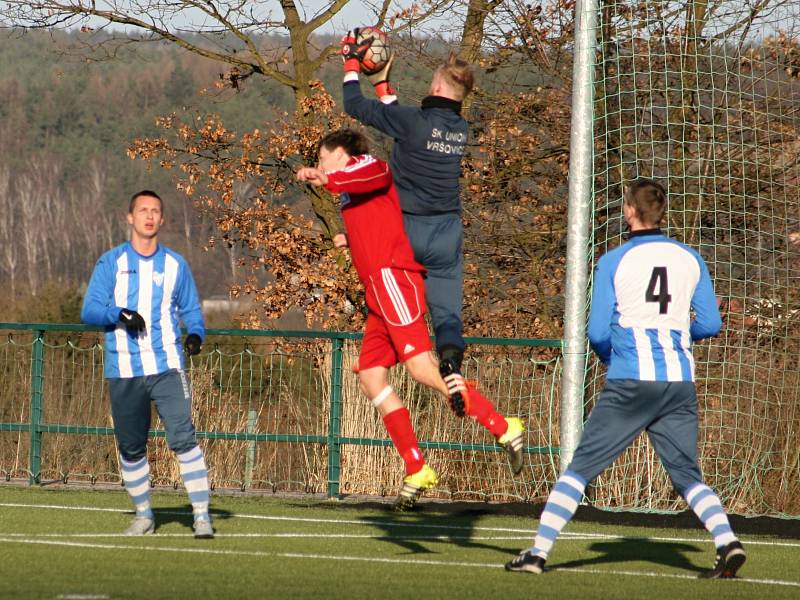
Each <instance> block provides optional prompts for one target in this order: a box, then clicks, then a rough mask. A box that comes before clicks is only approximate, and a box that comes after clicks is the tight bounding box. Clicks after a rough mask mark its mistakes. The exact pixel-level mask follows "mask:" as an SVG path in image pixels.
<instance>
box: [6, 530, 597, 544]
mask: <svg viewBox="0 0 800 600" xmlns="http://www.w3.org/2000/svg"><path fill="white" fill-rule="evenodd" d="M0 537H13V538H31V539H39V538H45V539H46V538H124V539H130V538H131V536H129V535H125V534H124V533H6V532H0ZM153 537H154V538H158V539H160V538H194V534H193V533H155V534H153ZM214 537H216V538H313V539H360V540H432V541H436V540H439V541H442V542H449V541H453V540H464V541H468V540H475V541H488V540H529V539H530V537H529V536H527V535H525V536H522V535H491V536H473V535H414V534H410V535H380V534H377V535H371V534H368V533H364V534H359V533H215V534H214ZM588 539H590V538H588Z"/></svg>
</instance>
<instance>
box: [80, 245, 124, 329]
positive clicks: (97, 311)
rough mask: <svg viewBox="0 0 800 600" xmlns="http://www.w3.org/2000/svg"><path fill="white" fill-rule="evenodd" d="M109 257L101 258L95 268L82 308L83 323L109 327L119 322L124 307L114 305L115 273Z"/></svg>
mask: <svg viewBox="0 0 800 600" xmlns="http://www.w3.org/2000/svg"><path fill="white" fill-rule="evenodd" d="M111 262H112V261H111V258H110V257H109V256H105V255H104V256H101V257H100V260H98V261H97V264H96V265H95V267H94V271H93V272H92V278H91V279H90V280H89V287H88V288H87V289H86V296H85V297H84V298H83V307H82V308H81V321H83V322H84V323H86V324H87V325H98V326H101V327H108V326H109V325H114V324H115V323H117V321H119V317H120V311H122V309H123V308H125V307H123V306H116V305H115V304H114V272H113V267H112V264H111Z"/></svg>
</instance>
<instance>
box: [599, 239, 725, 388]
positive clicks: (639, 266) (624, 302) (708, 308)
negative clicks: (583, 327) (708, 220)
mask: <svg viewBox="0 0 800 600" xmlns="http://www.w3.org/2000/svg"><path fill="white" fill-rule="evenodd" d="M691 311H693V312H694V318H692V315H691ZM721 327H722V319H721V318H720V314H719V308H718V307H717V300H716V296H715V295H714V287H713V285H712V283H711V277H710V276H709V274H708V267H706V264H705V262H704V261H703V259H702V258H701V257H700V255H699V254H698V253H697V252H696V251H695V250H693V249H692V248H689V247H688V246H686V245H684V244H681V243H680V242H677V241H675V240H673V239H670V238H668V237H666V236H664V235H663V234H662V233H661V232H660V231H659V230H657V229H650V230H645V231H636V232H633V233H631V237H630V239H629V240H628V241H627V242H625V243H624V244H622V245H621V246H620V247H619V248H615V249H614V250H611V251H610V252H607V253H606V254H604V255H603V256H601V257H600V260H599V261H598V262H597V268H596V270H595V276H594V285H593V288H592V309H591V311H590V314H589V326H588V335H589V342H590V343H591V345H592V349H593V350H594V351H595V352H596V353H597V356H598V357H599V358H600V360H601V361H603V363H605V364H607V365H609V368H608V376H607V377H608V379H638V380H641V381H694V358H693V357H692V342H693V341H696V340H701V339H703V338H706V337H710V336H713V335H716V334H717V333H719V330H720V328H721Z"/></svg>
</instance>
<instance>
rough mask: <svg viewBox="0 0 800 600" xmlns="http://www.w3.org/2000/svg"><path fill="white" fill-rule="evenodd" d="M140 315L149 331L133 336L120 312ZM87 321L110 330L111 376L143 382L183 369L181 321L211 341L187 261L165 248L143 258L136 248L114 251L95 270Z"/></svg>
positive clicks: (83, 313)
mask: <svg viewBox="0 0 800 600" xmlns="http://www.w3.org/2000/svg"><path fill="white" fill-rule="evenodd" d="M123 308H127V309H129V310H135V311H136V312H138V313H139V314H140V315H142V317H144V320H145V323H146V325H147V327H146V329H145V331H144V333H142V334H140V335H139V337H133V336H131V335H128V332H127V330H126V329H125V326H124V325H122V324H121V323H120V322H119V311H120V310H122V309H123ZM81 320H83V322H84V323H88V324H89V325H101V326H104V327H105V328H106V343H105V376H106V377H108V378H115V377H121V378H126V377H141V376H142V375H156V374H158V373H163V372H165V371H169V370H171V369H182V368H183V347H182V344H181V339H180V327H179V321H180V320H183V323H184V325H185V326H186V329H187V330H188V332H189V333H196V334H197V335H199V336H200V338H201V339H202V338H204V337H205V325H204V323H203V313H202V311H201V309H200V299H199V297H198V294H197V288H196V287H195V284H194V279H193V278H192V273H191V271H190V269H189V265H188V264H187V263H186V261H185V260H184V258H183V257H182V256H181V255H180V254H177V253H176V252H173V251H172V250H170V249H169V248H165V247H164V246H161V245H160V244H159V246H158V249H157V250H156V252H155V254H153V255H152V256H142V255H140V254H139V253H138V252H136V250H134V249H133V246H131V244H130V242H125V243H124V244H122V245H120V246H117V247H116V248H113V249H112V250H109V251H108V252H106V253H105V254H103V256H101V257H100V260H98V261H97V265H95V268H94V272H93V273H92V278H91V280H90V281H89V288H88V289H87V290H86V297H85V298H84V300H83V310H82V311H81Z"/></svg>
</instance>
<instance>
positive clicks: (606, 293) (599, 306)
mask: <svg viewBox="0 0 800 600" xmlns="http://www.w3.org/2000/svg"><path fill="white" fill-rule="evenodd" d="M604 258H605V257H601V258H600V260H599V261H598V262H597V269H596V270H595V274H594V285H593V286H592V308H591V310H590V311H589V324H588V326H587V335H588V337H589V344H590V345H591V346H592V350H594V352H595V354H597V357H598V358H599V359H600V361H601V362H602V363H603V364H605V365H607V364H608V363H609V361H610V360H611V318H612V317H613V315H614V304H615V302H616V300H615V298H614V287H613V282H612V273H611V269H610V265H609V264H608V261H607V260H603V259H604Z"/></svg>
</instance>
